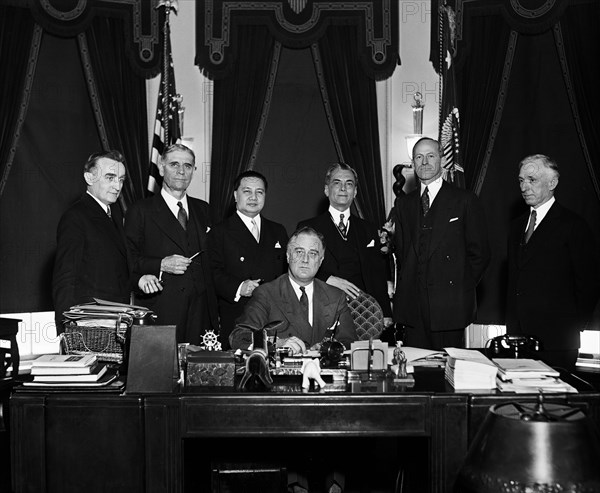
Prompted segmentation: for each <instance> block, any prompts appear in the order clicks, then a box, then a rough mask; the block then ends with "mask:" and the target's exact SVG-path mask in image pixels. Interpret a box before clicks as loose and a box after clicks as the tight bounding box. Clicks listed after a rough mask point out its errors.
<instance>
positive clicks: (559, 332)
mask: <svg viewBox="0 0 600 493" xmlns="http://www.w3.org/2000/svg"><path fill="white" fill-rule="evenodd" d="M558 178H559V172H558V165H557V164H556V162H554V161H553V160H552V159H550V158H549V157H548V156H544V155H542V154H535V155H533V156H528V157H526V158H525V159H523V160H522V161H521V162H520V163H519V186H520V188H521V195H522V196H523V199H524V200H525V203H526V204H527V205H528V206H529V210H528V211H527V213H526V214H523V215H522V216H520V217H518V218H517V219H515V220H514V221H513V222H512V223H511V227H510V232H509V237H508V293H507V313H506V317H507V320H506V323H507V331H508V333H509V334H514V335H529V336H535V337H537V338H538V339H539V341H540V342H541V349H542V351H541V353H540V357H541V359H542V360H544V361H545V362H546V363H548V364H550V365H552V366H559V367H562V368H565V369H567V370H574V369H575V363H576V361H577V354H578V350H579V345H580V340H579V333H580V331H581V330H584V329H585V328H586V325H587V324H588V323H589V322H590V320H591V317H592V312H593V310H594V306H595V305H596V303H597V302H598V298H599V297H600V272H599V270H598V246H597V245H596V244H595V241H594V237H593V235H592V232H591V230H590V228H589V226H588V225H587V223H586V222H585V220H584V219H583V218H582V217H581V216H579V215H577V214H575V213H574V212H572V211H570V210H569V209H566V208H565V207H563V206H561V205H560V204H559V203H558V202H557V201H556V199H555V198H554V191H555V190H556V187H557V185H558Z"/></svg>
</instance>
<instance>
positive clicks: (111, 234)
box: [53, 151, 132, 334]
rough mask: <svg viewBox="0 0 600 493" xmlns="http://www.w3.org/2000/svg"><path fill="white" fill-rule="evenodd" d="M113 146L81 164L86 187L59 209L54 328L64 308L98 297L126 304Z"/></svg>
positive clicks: (118, 164) (121, 164) (119, 172)
mask: <svg viewBox="0 0 600 493" xmlns="http://www.w3.org/2000/svg"><path fill="white" fill-rule="evenodd" d="M125 176H126V170H125V160H124V158H123V156H122V155H121V153H119V152H118V151H108V152H104V153H97V154H92V155H91V156H90V157H89V158H88V160H87V162H86V163H85V165H84V167H83V177H84V179H85V182H86V184H87V191H86V193H85V194H83V196H82V197H81V198H80V199H79V200H78V201H77V202H76V203H75V204H73V205H72V206H71V207H69V209H67V211H66V212H65V213H64V214H63V216H62V217H61V219H60V222H59V223H58V229H57V234H56V260H55V263H54V276H53V297H54V309H55V319H56V330H57V333H58V334H60V333H62V332H63V331H64V327H63V323H62V322H63V312H65V311H67V310H68V309H69V308H70V307H71V306H73V305H77V304H80V303H86V302H90V301H93V298H100V299H104V300H108V301H116V302H119V303H129V298H130V292H131V289H132V285H131V276H130V265H131V264H130V258H129V255H128V252H127V248H126V242H125V234H124V232H123V216H122V214H121V209H120V208H119V207H118V206H115V205H114V204H115V202H116V201H117V199H118V198H119V194H120V193H121V189H122V187H123V182H124V180H125Z"/></svg>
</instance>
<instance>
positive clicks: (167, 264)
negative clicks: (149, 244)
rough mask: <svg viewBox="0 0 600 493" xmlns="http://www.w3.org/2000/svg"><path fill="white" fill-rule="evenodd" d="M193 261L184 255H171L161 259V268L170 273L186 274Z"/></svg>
mask: <svg viewBox="0 0 600 493" xmlns="http://www.w3.org/2000/svg"><path fill="white" fill-rule="evenodd" d="M191 263H192V261H191V260H190V259H189V258H187V257H184V256H183V255H171V256H169V257H165V258H164V259H162V260H161V261H160V270H162V271H163V272H168V273H169V274H177V275H181V274H184V273H185V271H186V270H187V268H188V267H189V265H190V264H191Z"/></svg>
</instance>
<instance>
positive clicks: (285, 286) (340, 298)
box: [230, 227, 356, 354]
mask: <svg viewBox="0 0 600 493" xmlns="http://www.w3.org/2000/svg"><path fill="white" fill-rule="evenodd" d="M324 241H325V240H324V239H323V235H321V234H320V233H318V232H316V231H315V230H314V229H312V228H309V227H305V228H300V229H298V230H297V231H296V232H295V233H294V234H293V235H292V237H291V238H290V241H289V242H288V245H287V251H286V258H287V262H288V272H287V274H283V275H282V276H280V277H278V278H277V279H275V280H274V281H271V282H268V283H265V284H262V285H260V286H259V287H258V288H256V290H255V291H254V293H253V295H252V297H251V298H250V301H249V302H248V303H247V305H246V306H245V308H244V312H243V314H242V315H241V317H239V318H238V319H237V321H236V328H235V329H234V331H233V332H232V333H231V336H230V341H231V347H232V348H234V349H248V347H249V346H250V344H251V343H252V329H262V328H263V327H264V326H265V325H267V324H268V323H269V322H274V321H281V322H283V325H281V326H279V327H278V329H277V332H278V333H277V347H289V348H290V349H291V350H292V351H293V353H294V354H301V353H303V352H305V351H306V350H307V349H308V348H311V347H313V346H315V345H317V344H319V343H320V342H321V341H323V338H324V337H325V336H326V335H329V333H328V329H330V328H333V327H334V326H335V324H336V322H337V321H339V325H338V326H337V327H336V339H338V340H339V341H340V342H341V343H343V344H344V345H345V346H346V347H347V348H350V343H352V341H354V340H356V330H355V327H354V321H353V320H352V315H351V314H350V310H349V308H348V303H347V302H346V295H345V294H344V292H343V291H341V290H339V289H337V288H334V287H332V286H329V285H327V284H326V283H324V282H323V281H320V280H319V279H315V275H316V274H317V271H318V270H319V267H320V265H321V263H322V262H323V256H324V255H325V244H324ZM269 335H274V334H269Z"/></svg>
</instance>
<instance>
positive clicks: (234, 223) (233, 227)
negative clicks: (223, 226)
mask: <svg viewBox="0 0 600 493" xmlns="http://www.w3.org/2000/svg"><path fill="white" fill-rule="evenodd" d="M264 229H265V221H264V218H262V222H261V228H260V243H257V242H256V240H255V239H254V236H252V233H251V232H250V230H249V229H248V228H247V227H246V225H245V224H244V221H242V219H241V218H240V216H238V214H237V212H236V213H234V214H233V216H231V220H230V221H229V231H230V232H231V238H232V239H233V240H234V241H236V242H237V243H241V244H242V245H244V246H248V247H250V248H256V247H258V246H259V245H262V244H263V241H264V237H265V235H264Z"/></svg>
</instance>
